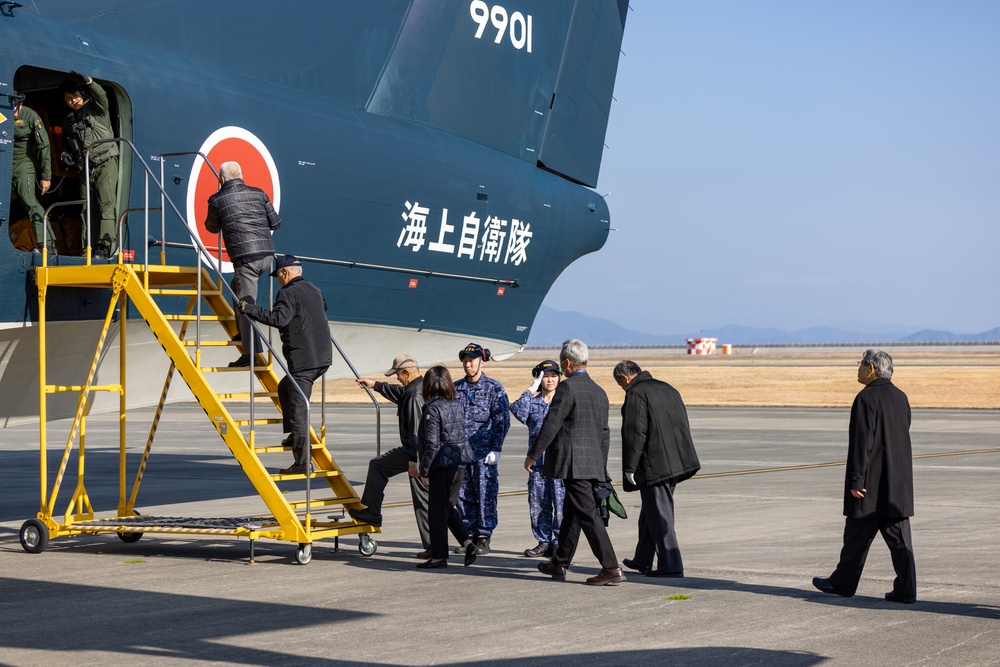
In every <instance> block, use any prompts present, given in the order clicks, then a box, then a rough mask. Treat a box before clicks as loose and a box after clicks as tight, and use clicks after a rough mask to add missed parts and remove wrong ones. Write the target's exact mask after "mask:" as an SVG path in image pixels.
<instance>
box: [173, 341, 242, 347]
mask: <svg viewBox="0 0 1000 667" xmlns="http://www.w3.org/2000/svg"><path fill="white" fill-rule="evenodd" d="M181 345H183V346H184V347H198V346H199V345H200V346H201V347H232V346H235V345H236V341H233V340H203V341H201V342H200V343H199V342H198V341H196V340H182V341H181Z"/></svg>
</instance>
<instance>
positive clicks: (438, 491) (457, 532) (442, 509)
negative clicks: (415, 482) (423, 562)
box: [427, 465, 472, 560]
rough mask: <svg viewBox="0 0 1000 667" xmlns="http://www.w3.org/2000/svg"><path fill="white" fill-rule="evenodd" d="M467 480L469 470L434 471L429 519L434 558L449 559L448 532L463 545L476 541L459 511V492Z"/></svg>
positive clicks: (430, 492) (454, 468)
mask: <svg viewBox="0 0 1000 667" xmlns="http://www.w3.org/2000/svg"><path fill="white" fill-rule="evenodd" d="M463 479H465V466H464V465H460V466H452V467H449V468H438V469H436V470H431V471H430V473H429V475H428V477H427V480H428V481H429V482H430V489H429V501H430V502H429V503H428V507H427V519H428V521H429V523H430V532H431V558H433V559H434V560H440V559H442V558H448V529H449V528H450V529H451V534H452V535H454V536H455V539H456V540H458V543H459V544H464V543H465V541H466V540H470V539H472V538H471V537H470V536H469V534H468V532H467V531H466V528H465V519H464V518H463V516H462V513H461V512H460V511H459V510H458V492H459V490H461V488H462V480H463Z"/></svg>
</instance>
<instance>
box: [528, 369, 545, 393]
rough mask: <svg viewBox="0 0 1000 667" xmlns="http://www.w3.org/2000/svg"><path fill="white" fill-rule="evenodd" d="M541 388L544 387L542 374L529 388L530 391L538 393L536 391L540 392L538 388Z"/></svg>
mask: <svg viewBox="0 0 1000 667" xmlns="http://www.w3.org/2000/svg"><path fill="white" fill-rule="evenodd" d="M540 386H542V374H541V373H539V374H538V377H536V378H535V381H534V382H532V383H531V387H529V388H528V389H529V391H532V392H536V391H538V388H539V387H540Z"/></svg>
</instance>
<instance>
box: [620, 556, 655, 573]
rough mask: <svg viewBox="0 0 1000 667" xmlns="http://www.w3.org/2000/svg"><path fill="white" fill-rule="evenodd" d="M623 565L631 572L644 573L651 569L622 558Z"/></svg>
mask: <svg viewBox="0 0 1000 667" xmlns="http://www.w3.org/2000/svg"><path fill="white" fill-rule="evenodd" d="M622 565H624V566H625V567H627V568H628V569H630V570H635V571H636V572H643V573H644V572H646V570H648V569H650V568H649V566H646V565H639V564H638V563H636V562H635V561H634V560H632V559H631V558H622Z"/></svg>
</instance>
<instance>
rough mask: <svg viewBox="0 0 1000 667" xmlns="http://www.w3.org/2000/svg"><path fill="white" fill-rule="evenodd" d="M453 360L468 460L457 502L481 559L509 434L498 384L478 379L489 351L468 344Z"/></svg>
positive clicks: (494, 518) (485, 551)
mask: <svg viewBox="0 0 1000 667" xmlns="http://www.w3.org/2000/svg"><path fill="white" fill-rule="evenodd" d="M458 358H459V360H460V361H461V362H462V367H463V369H464V370H465V377H464V378H462V379H461V380H459V381H458V382H456V383H455V400H457V401H458V403H459V405H461V406H462V408H463V410H465V435H466V437H468V439H469V446H470V447H472V454H473V456H474V458H473V460H472V461H471V462H470V463H469V464H468V465H467V466H466V470H465V481H464V482H463V483H462V491H461V493H460V494H459V498H460V504H461V506H462V510H463V511H464V513H465V521H466V523H467V524H468V526H469V530H470V531H471V532H472V534H473V535H475V537H476V552H477V553H478V554H479V555H480V556H482V555H484V554H488V553H489V552H490V538H491V537H492V536H493V531H494V530H496V527H497V494H498V493H499V492H500V475H499V473H498V472H497V464H498V463H499V462H500V452H501V450H503V441H504V438H506V437H507V431H508V430H509V429H510V413H509V412H508V408H509V403H508V401H507V392H506V391H505V390H504V388H503V385H502V384H500V383H499V382H497V381H496V380H494V379H493V378H490V377H486V375H484V374H483V364H484V363H486V362H487V361H489V360H490V351H489V350H487V349H484V348H483V347H482V346H480V345H477V344H476V343H469V344H468V345H466V346H465V347H464V348H463V349H462V351H461V352H459V353H458Z"/></svg>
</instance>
